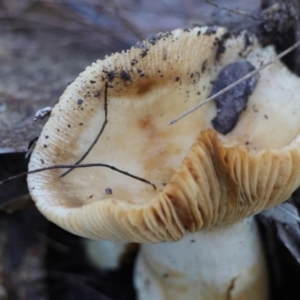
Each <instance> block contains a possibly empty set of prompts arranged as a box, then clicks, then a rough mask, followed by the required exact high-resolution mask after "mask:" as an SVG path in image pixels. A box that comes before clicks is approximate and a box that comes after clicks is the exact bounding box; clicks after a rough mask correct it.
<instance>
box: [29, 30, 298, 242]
mask: <svg viewBox="0 0 300 300" xmlns="http://www.w3.org/2000/svg"><path fill="white" fill-rule="evenodd" d="M274 57H275V51H274V49H273V47H267V48H261V47H260V46H259V44H258V42H257V40H256V38H255V37H254V36H252V35H251V34H249V33H247V32H242V33H240V34H239V35H236V36H233V35H231V34H229V33H228V32H227V31H226V29H224V28H217V27H202V28H194V29H192V30H181V29H179V30H175V31H173V32H170V33H165V34H158V35H157V36H156V37H153V38H151V39H149V40H148V41H145V42H144V43H142V44H138V45H137V46H136V47H133V48H131V49H130V50H128V51H126V52H122V53H116V54H113V55H111V56H109V57H106V58H105V59H104V60H99V61H97V62H96V63H94V64H92V66H90V67H87V68H86V70H85V71H84V72H83V73H81V74H80V75H79V77H78V78H77V79H76V80H75V81H74V82H73V83H72V84H70V85H69V86H68V87H67V89H66V91H65V92H64V94H63V95H62V96H61V98H60V100H59V103H58V104H57V105H56V106H55V107H54V108H53V110H52V113H51V116H50V118H49V120H48V122H47V123H46V125H45V126H44V128H43V131H42V133H41V136H40V138H39V140H38V142H37V145H36V148H35V150H34V151H33V154H32V156H31V160H30V163H29V170H34V169H37V168H42V167H47V166H53V165H60V164H74V163H75V162H76V161H78V159H79V158H81V157H82V155H83V154H84V153H85V152H86V151H87V149H88V147H89V146H90V145H91V143H92V142H93V141H94V139H95V137H96V136H97V135H98V133H99V131H100V128H101V126H102V124H103V122H104V120H105V111H104V100H105V97H106V93H107V100H108V105H107V118H108V123H107V125H106V127H105V129H104V131H103V134H102V135H101V137H100V138H99V140H98V142H97V143H96V144H95V146H94V147H93V149H92V150H91V152H90V153H89V154H88V156H87V157H86V158H85V159H84V161H83V162H82V163H105V164H109V165H112V166H114V167H117V168H119V169H122V170H125V171H127V172H130V173H131V174H134V175H136V176H139V177H142V178H145V179H147V180H149V181H150V182H152V183H154V184H155V185H156V187H157V189H156V190H155V189H154V188H153V187H152V186H151V185H149V184H146V183H144V182H141V181H138V180H136V179H134V178H131V177H129V176H126V175H124V174H120V173H118V172H116V171H113V170H111V169H108V168H104V167H94V168H81V169H73V170H72V172H70V173H69V174H67V175H66V176H64V177H60V175H61V174H62V173H64V172H65V170H63V169H55V170H48V171H44V172H40V173H35V174H30V175H28V186H29V190H30V193H31V195H32V198H33V200H34V201H35V202H36V205H37V207H38V209H39V210H40V211H41V212H42V213H43V214H44V215H45V216H46V217H47V218H48V219H49V220H51V221H52V222H54V223H56V224H58V225H59V226H61V227H63V228H64V229H66V230H68V231H70V232H72V233H75V234H78V235H81V236H84V237H89V238H103V239H112V240H124V241H134V242H164V241H176V240H179V239H181V238H182V237H183V235H184V234H185V232H196V231H199V230H200V229H201V228H210V227H213V226H220V225H222V224H229V223H233V222H235V221H237V220H240V219H242V218H245V217H247V216H250V215H253V214H256V213H258V212H260V211H261V210H263V209H266V208H269V207H271V206H274V205H276V204H279V203H281V202H283V201H284V200H286V199H287V198H288V197H289V196H290V195H291V193H292V192H293V191H294V190H295V189H296V188H297V187H298V186H299V183H300V174H299V170H300V168H299V164H300V163H299V162H300V159H299V158H300V145H299V144H300V138H299V137H298V134H299V133H300V122H299V120H300V110H299V108H298V107H299V104H298V95H299V94H300V93H299V92H300V91H298V90H299V89H300V84H299V83H300V82H299V78H298V77H297V76H295V75H293V74H292V73H291V72H289V71H288V70H287V68H286V67H285V66H284V65H283V64H282V63H281V62H279V61H277V62H275V63H274V64H272V65H271V66H269V67H268V68H266V69H264V70H262V71H261V72H260V75H259V78H258V81H257V85H256V87H255V89H254V91H253V93H252V95H250V96H249V99H248V104H247V108H246V110H244V111H243V112H242V113H241V115H240V117H239V120H238V122H237V125H236V126H235V127H234V129H233V130H232V131H231V132H230V133H228V134H227V135H221V134H219V133H217V132H216V131H215V130H214V129H213V128H212V125H211V120H212V119H213V118H214V117H215V116H216V114H217V109H216V105H215V103H214V102H210V103H208V104H206V105H205V106H204V107H202V108H201V109H198V110H197V111H195V112H194V113H192V114H191V115H189V116H187V117H185V118H183V119H182V120H181V121H180V122H177V123H176V124H174V125H172V126H169V125H168V122H169V121H170V120H171V119H172V118H174V117H176V116H177V115H179V114H181V113H182V112H184V111H185V110H187V109H189V108H190V107H192V106H194V105H196V104H198V103H199V102H201V101H202V100H204V99H205V98H206V97H208V96H209V94H210V92H211V90H212V87H213V81H214V80H215V79H216V78H217V76H218V74H219V73H220V71H221V70H222V69H223V68H224V67H225V66H227V65H228V64H231V63H233V62H237V61H240V60H242V59H244V60H247V61H249V62H250V63H251V64H252V65H253V66H254V67H256V68H257V67H259V66H261V65H262V64H263V63H266V62H268V61H269V60H270V59H272V58H274ZM106 88H107V90H106ZM297 91H298V92H297Z"/></svg>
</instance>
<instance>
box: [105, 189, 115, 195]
mask: <svg viewBox="0 0 300 300" xmlns="http://www.w3.org/2000/svg"><path fill="white" fill-rule="evenodd" d="M105 193H106V195H111V194H112V193H113V192H112V189H111V188H106V189H105Z"/></svg>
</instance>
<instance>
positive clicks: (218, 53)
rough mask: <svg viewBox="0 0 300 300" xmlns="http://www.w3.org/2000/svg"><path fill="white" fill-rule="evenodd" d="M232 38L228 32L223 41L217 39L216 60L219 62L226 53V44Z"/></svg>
mask: <svg viewBox="0 0 300 300" xmlns="http://www.w3.org/2000/svg"><path fill="white" fill-rule="evenodd" d="M230 37H231V35H230V33H229V32H226V33H225V34H224V35H223V36H222V38H221V39H217V41H216V42H217V50H216V56H215V58H216V60H219V59H220V57H221V55H222V54H223V53H224V52H225V51H226V47H225V43H226V41H227V40H228V39H229V38H230Z"/></svg>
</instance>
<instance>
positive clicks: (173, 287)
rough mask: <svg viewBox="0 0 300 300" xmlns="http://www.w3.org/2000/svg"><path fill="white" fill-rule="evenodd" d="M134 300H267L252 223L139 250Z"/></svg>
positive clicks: (262, 262)
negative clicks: (136, 296)
mask: <svg viewBox="0 0 300 300" xmlns="http://www.w3.org/2000/svg"><path fill="white" fill-rule="evenodd" d="M135 287H136V289H137V292H138V299H139V300H153V299H155V300H171V299H172V300H182V299H186V300H221V299H222V300H228V299H230V300H247V299H249V300H253V299H255V300H266V299H268V275H267V268H266V263H265V259H264V253H263V249H262V244H261V240H260V236H259V232H258V228H257V226H256V224H255V222H254V219H253V218H248V219H246V220H243V221H240V222H238V223H235V224H233V225H227V226H225V227H222V228H221V227H219V228H215V229H209V230H203V231H200V232H197V233H192V234H187V235H186V236H185V237H184V238H183V239H182V240H180V241H178V242H173V243H162V244H143V245H142V246H141V250H140V253H139V256H138V259H137V264H136V269H135Z"/></svg>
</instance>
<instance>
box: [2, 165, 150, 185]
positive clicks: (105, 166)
mask: <svg viewBox="0 0 300 300" xmlns="http://www.w3.org/2000/svg"><path fill="white" fill-rule="evenodd" d="M92 167H104V168H108V169H111V170H113V171H116V172H119V173H121V174H124V175H126V176H129V177H131V178H134V179H136V180H139V181H142V182H144V183H147V184H149V185H151V186H152V187H153V188H154V189H155V190H156V186H155V185H154V184H153V183H152V182H150V181H148V180H146V179H144V178H142V177H139V176H136V175H133V174H131V173H129V172H126V171H123V170H121V169H118V168H116V167H114V166H111V165H108V164H102V163H90V164H81V165H55V166H49V167H45V168H40V169H35V170H31V171H28V172H24V173H20V174H18V175H15V176H11V177H9V178H7V179H4V180H2V181H0V185H2V184H3V183H6V182H8V181H11V180H14V179H17V178H19V177H22V176H25V175H28V174H34V173H39V172H44V171H49V170H56V169H76V168H92Z"/></svg>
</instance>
